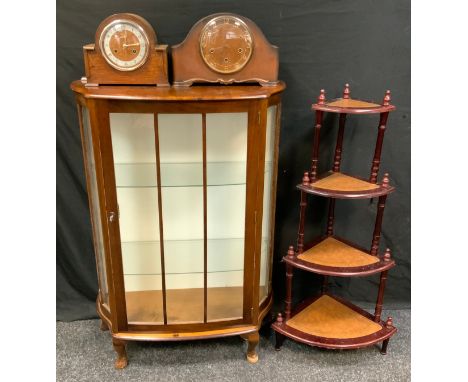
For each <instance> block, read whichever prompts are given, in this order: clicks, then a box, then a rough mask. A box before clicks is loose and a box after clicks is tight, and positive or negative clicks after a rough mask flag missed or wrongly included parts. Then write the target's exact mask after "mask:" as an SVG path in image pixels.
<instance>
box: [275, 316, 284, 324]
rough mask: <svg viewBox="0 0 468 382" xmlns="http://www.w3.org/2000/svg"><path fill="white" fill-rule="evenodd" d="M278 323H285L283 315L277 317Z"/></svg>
mask: <svg viewBox="0 0 468 382" xmlns="http://www.w3.org/2000/svg"><path fill="white" fill-rule="evenodd" d="M276 322H277V323H278V324H282V323H283V315H282V314H281V313H278V315H277V316H276Z"/></svg>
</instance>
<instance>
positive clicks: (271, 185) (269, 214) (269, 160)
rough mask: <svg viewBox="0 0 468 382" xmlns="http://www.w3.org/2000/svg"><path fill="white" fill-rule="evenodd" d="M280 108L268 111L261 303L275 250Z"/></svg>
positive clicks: (266, 292) (274, 106)
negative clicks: (276, 159) (275, 171)
mask: <svg viewBox="0 0 468 382" xmlns="http://www.w3.org/2000/svg"><path fill="white" fill-rule="evenodd" d="M277 111H278V107H277V106H276V105H272V106H270V107H269V108H268V111H267V124H266V144H265V168H264V181H263V219H262V243H261V257H260V290H259V303H260V304H262V302H263V301H264V300H265V299H266V298H267V296H268V295H269V293H270V289H271V280H270V274H271V272H270V268H271V256H270V254H271V252H272V250H273V234H274V232H273V229H274V219H275V216H274V214H275V206H274V203H275V198H274V196H275V195H274V194H275V188H276V177H275V176H274V168H273V166H274V165H275V148H276V131H277V129H278V126H276V120H277V117H276V114H277Z"/></svg>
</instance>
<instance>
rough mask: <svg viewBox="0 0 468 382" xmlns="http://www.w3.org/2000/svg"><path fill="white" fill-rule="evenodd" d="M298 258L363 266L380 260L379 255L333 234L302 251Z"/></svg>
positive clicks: (336, 264)
mask: <svg viewBox="0 0 468 382" xmlns="http://www.w3.org/2000/svg"><path fill="white" fill-rule="evenodd" d="M297 258H298V259H300V260H303V261H306V262H308V263H314V264H318V265H325V266H328V267H363V266H366V265H370V264H374V263H378V262H379V259H378V257H376V256H371V255H369V254H367V253H365V252H363V251H360V250H359V249H356V248H353V247H351V246H350V245H348V244H345V243H343V242H341V241H339V240H336V239H335V238H334V237H332V236H330V237H327V238H326V239H325V240H323V241H321V242H320V243H318V244H317V245H315V246H313V247H312V248H310V249H309V250H307V251H305V252H304V253H301V254H300V255H298V256H297Z"/></svg>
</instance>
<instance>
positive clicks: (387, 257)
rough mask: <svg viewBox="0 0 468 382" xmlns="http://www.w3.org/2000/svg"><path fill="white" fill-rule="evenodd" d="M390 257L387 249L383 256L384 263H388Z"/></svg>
mask: <svg viewBox="0 0 468 382" xmlns="http://www.w3.org/2000/svg"><path fill="white" fill-rule="evenodd" d="M391 257H392V255H391V254H390V248H387V250H386V251H385V255H384V257H383V258H384V261H390V259H391Z"/></svg>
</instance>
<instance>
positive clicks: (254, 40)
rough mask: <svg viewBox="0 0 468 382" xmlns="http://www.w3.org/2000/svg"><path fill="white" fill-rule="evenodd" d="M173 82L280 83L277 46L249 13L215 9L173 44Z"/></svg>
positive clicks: (177, 83) (178, 84) (179, 84)
mask: <svg viewBox="0 0 468 382" xmlns="http://www.w3.org/2000/svg"><path fill="white" fill-rule="evenodd" d="M172 61H173V72H174V86H179V87H182V86H190V85H192V84H193V83H195V82H211V83H221V84H225V85H226V84H233V83H241V82H253V83H259V84H261V85H263V86H272V85H276V84H277V83H278V67H279V64H278V48H277V47H276V46H274V45H271V44H270V43H269V42H268V40H267V39H266V38H265V36H264V34H263V32H262V31H261V30H260V28H259V27H258V26H257V25H256V24H255V23H254V22H253V21H251V20H249V19H248V18H246V17H243V16H239V15H236V14H233V13H216V14H213V15H209V16H207V17H204V18H203V19H201V20H199V21H198V22H197V23H196V24H195V25H194V26H193V27H192V29H191V30H190V32H189V33H188V35H187V37H186V38H185V40H184V41H183V42H182V43H180V44H179V45H175V46H173V47H172Z"/></svg>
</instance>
